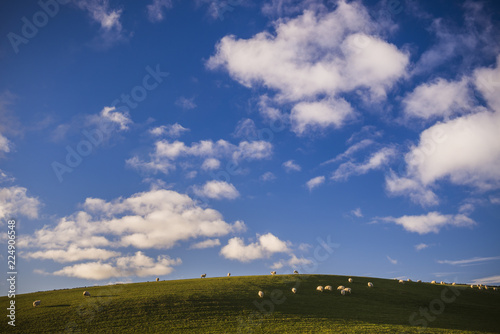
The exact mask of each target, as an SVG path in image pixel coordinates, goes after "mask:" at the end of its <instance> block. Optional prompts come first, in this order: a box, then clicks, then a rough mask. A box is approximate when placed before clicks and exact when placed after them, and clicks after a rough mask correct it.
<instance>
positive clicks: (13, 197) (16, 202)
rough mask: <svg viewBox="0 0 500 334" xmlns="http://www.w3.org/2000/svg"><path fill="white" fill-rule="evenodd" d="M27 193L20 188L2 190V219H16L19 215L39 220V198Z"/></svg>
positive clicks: (0, 190)
mask: <svg viewBox="0 0 500 334" xmlns="http://www.w3.org/2000/svg"><path fill="white" fill-rule="evenodd" d="M27 191H28V190H27V189H26V188H23V187H18V186H13V187H9V188H0V219H10V218H16V216H17V215H20V216H25V217H28V218H31V219H35V218H38V214H39V210H40V206H41V203H40V201H39V200H38V198H36V197H30V196H28V195H26V192H27Z"/></svg>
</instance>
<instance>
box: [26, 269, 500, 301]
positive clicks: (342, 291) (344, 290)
mask: <svg viewBox="0 0 500 334" xmlns="http://www.w3.org/2000/svg"><path fill="white" fill-rule="evenodd" d="M293 273H294V274H298V273H299V272H298V271H297V270H294V271H293ZM271 275H273V276H274V275H276V271H271ZM229 276H231V273H227V277H229ZM206 277H207V274H202V275H201V278H206ZM159 281H160V278H159V277H156V282H159ZM347 281H348V282H349V283H352V278H349V279H348V280H347ZM411 281H412V280H411V279H409V278H408V279H407V282H411ZM398 282H399V283H401V284H404V283H405V281H404V280H402V279H400V280H399V281H398ZM421 282H422V281H421V280H418V281H417V283H421ZM431 284H437V282H436V281H431ZM439 284H442V285H444V284H446V283H445V282H443V281H441V282H440V283H439ZM451 285H456V283H455V282H453V283H452V284H451ZM474 286H476V287H477V288H478V289H479V290H483V289H484V290H488V286H487V285H482V284H476V285H474V284H471V285H470V287H471V288H474ZM368 287H369V288H373V283H372V282H368ZM492 289H493V291H497V288H496V287H493V288H492ZM316 290H317V291H320V292H323V291H325V290H326V291H333V288H332V286H331V285H327V286H325V287H323V286H322V285H318V286H317V287H316ZM337 290H338V291H340V294H341V295H342V296H345V295H346V294H347V293H349V294H351V288H346V287H345V286H343V285H339V286H338V287H337ZM292 293H297V289H296V288H292ZM258 295H259V297H260V298H264V292H263V291H259V292H258ZM83 296H84V297H90V292H88V291H84V292H83ZM41 303H42V302H41V301H40V300H35V301H34V302H33V307H36V306H40V304H41Z"/></svg>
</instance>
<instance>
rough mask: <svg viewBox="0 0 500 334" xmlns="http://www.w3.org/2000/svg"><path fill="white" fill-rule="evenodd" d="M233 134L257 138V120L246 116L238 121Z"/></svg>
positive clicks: (240, 136)
mask: <svg viewBox="0 0 500 334" xmlns="http://www.w3.org/2000/svg"><path fill="white" fill-rule="evenodd" d="M233 136H235V137H236V138H244V139H246V140H250V139H257V136H258V135H257V127H256V126H255V122H254V121H253V120H251V119H250V118H244V119H241V120H239V121H238V124H236V128H235V129H234V132H233Z"/></svg>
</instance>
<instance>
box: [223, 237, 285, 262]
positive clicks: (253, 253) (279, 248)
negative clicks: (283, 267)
mask: <svg viewBox="0 0 500 334" xmlns="http://www.w3.org/2000/svg"><path fill="white" fill-rule="evenodd" d="M289 251H290V249H289V248H288V243H287V242H285V241H282V240H280V239H279V238H278V237H276V236H274V235H273V234H272V233H267V234H264V235H258V236H257V241H256V242H253V243H251V244H248V245H245V242H244V240H243V239H241V238H238V237H234V238H231V239H229V241H228V243H227V245H226V246H224V247H222V249H221V251H220V254H221V255H222V256H224V257H225V258H226V259H231V260H238V261H241V262H249V261H252V260H257V259H263V258H269V257H270V256H271V255H273V254H274V253H287V252H289Z"/></svg>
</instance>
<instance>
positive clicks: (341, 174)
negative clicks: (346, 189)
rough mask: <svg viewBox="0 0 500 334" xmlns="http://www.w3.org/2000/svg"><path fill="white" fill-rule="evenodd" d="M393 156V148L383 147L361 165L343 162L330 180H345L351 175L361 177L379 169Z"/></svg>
mask: <svg viewBox="0 0 500 334" xmlns="http://www.w3.org/2000/svg"><path fill="white" fill-rule="evenodd" d="M395 154H396V150H395V149H394V148H392V147H384V148H382V149H380V150H378V151H377V152H375V153H373V154H372V155H371V156H370V157H369V158H368V159H367V160H366V161H365V162H363V163H353V162H351V161H348V162H345V163H343V164H341V165H340V166H339V167H338V168H337V170H336V171H335V172H333V174H332V176H331V179H332V180H335V181H339V180H347V179H348V178H349V177H350V176H351V175H363V174H366V173H368V172H369V171H371V170H374V169H379V168H381V167H382V166H384V165H386V164H387V163H388V162H389V161H390V159H391V158H392V157H393V156H394V155H395Z"/></svg>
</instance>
